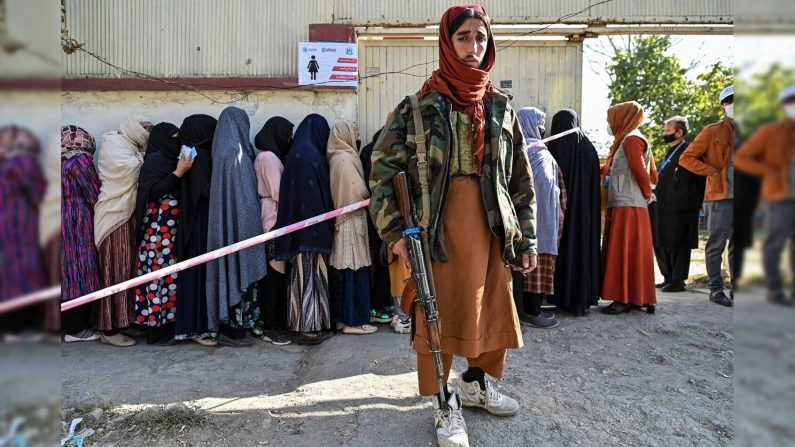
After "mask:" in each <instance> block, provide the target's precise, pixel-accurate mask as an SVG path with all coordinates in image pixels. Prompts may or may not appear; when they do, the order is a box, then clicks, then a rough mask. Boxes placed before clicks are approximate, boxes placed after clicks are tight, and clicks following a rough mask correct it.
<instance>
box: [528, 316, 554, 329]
mask: <svg viewBox="0 0 795 447" xmlns="http://www.w3.org/2000/svg"><path fill="white" fill-rule="evenodd" d="M519 319H520V320H522V321H523V322H525V323H527V324H529V325H530V326H533V327H537V328H539V329H552V328H553V327H557V326H558V320H555V319H554V318H546V317H544V316H543V315H539V316H537V317H534V316H533V315H528V314H525V313H522V314H519Z"/></svg>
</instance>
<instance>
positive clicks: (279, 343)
mask: <svg viewBox="0 0 795 447" xmlns="http://www.w3.org/2000/svg"><path fill="white" fill-rule="evenodd" d="M261 340H262V341H267V342H268V343H270V344H272V345H275V346H287V345H289V344H292V341H290V340H287V341H274V340H271V339H270V338H268V337H265V336H264V335H263V336H262V338H261Z"/></svg>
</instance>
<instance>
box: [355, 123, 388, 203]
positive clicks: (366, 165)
mask: <svg viewBox="0 0 795 447" xmlns="http://www.w3.org/2000/svg"><path fill="white" fill-rule="evenodd" d="M382 130H384V128H383V127H382V128H380V129H378V131H377V132H376V133H375V135H373V140H372V141H370V142H369V143H367V145H366V146H364V147H363V148H362V150H361V151H360V152H359V159H360V160H361V161H362V168H363V169H364V184H365V185H367V190H368V191H369V190H370V172H371V171H372V169H373V161H372V160H373V148H374V147H375V142H376V141H378V137H380V136H381V131H382ZM368 216H369V213H368Z"/></svg>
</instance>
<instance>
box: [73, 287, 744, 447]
mask: <svg viewBox="0 0 795 447" xmlns="http://www.w3.org/2000/svg"><path fill="white" fill-rule="evenodd" d="M659 301H660V305H659V308H658V311H657V314H656V315H647V314H646V313H643V312H632V313H630V314H628V315H622V316H618V317H609V316H605V315H601V314H599V313H595V312H594V313H592V314H591V315H590V316H588V317H585V318H575V317H570V316H565V315H560V320H561V324H560V326H559V327H558V328H556V329H552V330H538V329H531V328H525V329H524V341H525V346H524V348H522V349H520V350H516V351H512V352H510V354H509V357H508V362H507V367H506V371H505V375H504V378H503V380H501V381H499V382H498V383H499V387H500V388H501V389H502V391H503V392H505V393H508V394H510V395H512V396H514V397H516V398H517V399H518V400H519V402H520V403H521V406H522V409H521V412H520V414H519V415H518V416H516V417H513V418H495V417H493V416H490V415H488V414H485V413H482V412H478V411H465V417H466V420H467V424H468V426H469V430H470V439H471V443H472V445H480V446H489V445H494V446H497V445H499V446H506V445H507V446H514V445H572V446H574V445H577V446H603V445H626V446H629V445H633V446H634V445H638V446H640V445H643V446H653V445H659V446H670V445H678V446H684V445H694V446H695V445H698V446H728V445H733V439H734V437H735V433H734V429H733V419H732V418H733V411H732V409H733V391H734V389H733V377H734V346H733V345H734V337H733V336H732V329H731V326H732V311H731V309H726V308H722V307H719V306H716V305H714V304H711V303H709V301H708V300H707V298H706V295H703V294H700V293H687V294H676V295H673V294H671V295H667V294H660V296H659ZM387 329H388V328H387V327H386V326H382V327H381V330H380V331H379V332H378V333H377V334H374V335H371V336H353V335H339V336H335V337H334V338H332V339H331V340H329V341H328V342H326V343H324V344H322V345H320V346H316V347H300V346H296V345H291V346H287V347H274V346H271V345H268V344H265V343H258V344H257V345H256V346H255V347H254V348H249V349H232V348H220V349H212V348H205V347H201V346H198V345H181V346H176V347H150V346H147V345H145V344H144V343H141V344H139V345H138V346H136V347H133V348H130V349H114V348H110V347H107V346H104V345H101V344H99V343H91V344H82V345H64V346H63V348H62V359H61V363H62V371H63V381H62V399H63V401H62V407H63V408H72V407H77V408H78V409H82V411H85V410H88V409H91V408H93V407H102V408H107V409H108V410H109V411H108V412H107V413H108V414H107V419H108V420H112V419H114V418H117V417H118V415H119V414H124V413H129V412H135V411H140V410H142V409H144V408H146V407H147V406H150V405H168V404H174V403H179V402H184V403H186V404H188V406H189V407H197V408H201V409H202V410H204V411H203V412H200V413H201V414H202V415H205V416H207V417H206V420H205V421H203V422H202V423H201V424H199V425H198V426H195V427H190V426H188V427H185V428H183V427H181V426H173V427H162V428H161V430H160V431H159V432H155V433H152V432H144V428H145V427H141V426H140V425H141V424H136V423H135V421H136V420H137V419H140V418H135V417H133V418H129V419H125V420H124V421H121V422H116V423H115V424H116V425H117V426H118V428H116V427H114V424H112V423H106V424H104V425H102V428H104V431H103V433H101V434H94V435H93V436H92V437H91V438H90V439H89V440H90V441H91V442H89V443H87V445H108V446H110V445H119V446H121V445H141V444H150V445H163V446H165V445H258V444H259V445H273V446H281V445H285V446H287V445H315V446H342V445H345V446H365V445H367V446H372V445H401V446H426V445H433V442H432V441H433V439H434V438H433V430H432V420H431V406H430V401H429V400H428V399H422V398H420V397H418V395H417V388H416V378H415V373H414V358H413V355H412V351H411V349H410V348H409V346H408V344H407V336H405V335H397V334H394V333H392V332H391V331H389V330H387ZM454 368H455V369H456V370H457V371H459V372H460V371H461V370H462V369H463V368H464V364H463V362H460V361H459V362H457V363H456V365H455V367H454ZM67 422H68V421H67Z"/></svg>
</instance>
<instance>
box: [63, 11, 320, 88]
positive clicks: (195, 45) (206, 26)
mask: <svg viewBox="0 0 795 447" xmlns="http://www.w3.org/2000/svg"><path fill="white" fill-rule="evenodd" d="M331 6H332V3H331V1H330V0H269V1H261V0H136V1H107V0H67V27H68V28H69V30H70V32H71V34H72V36H73V37H75V38H76V39H77V40H78V41H80V42H84V43H85V44H86V48H87V49H89V50H91V51H93V52H95V53H97V54H99V55H102V56H103V57H106V58H107V59H108V60H110V61H112V62H113V63H114V64H116V65H118V66H120V67H123V68H127V69H131V70H136V71H141V72H144V73H147V74H150V75H154V76H162V77H177V76H179V77H225V76H235V77H294V76H295V75H296V65H297V63H298V62H297V51H296V50H297V43H298V42H299V41H302V40H306V39H307V38H308V36H309V24H310V23H324V22H329V21H330V18H331ZM63 61H64V71H65V75H66V76H68V77H115V76H119V74H118V72H117V71H115V70H114V69H112V68H111V67H108V66H106V65H104V64H102V63H100V62H99V61H97V60H95V59H92V58H90V57H89V56H87V55H85V54H81V53H75V54H73V55H64V56H63ZM121 76H122V77H126V76H124V75H121Z"/></svg>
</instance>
